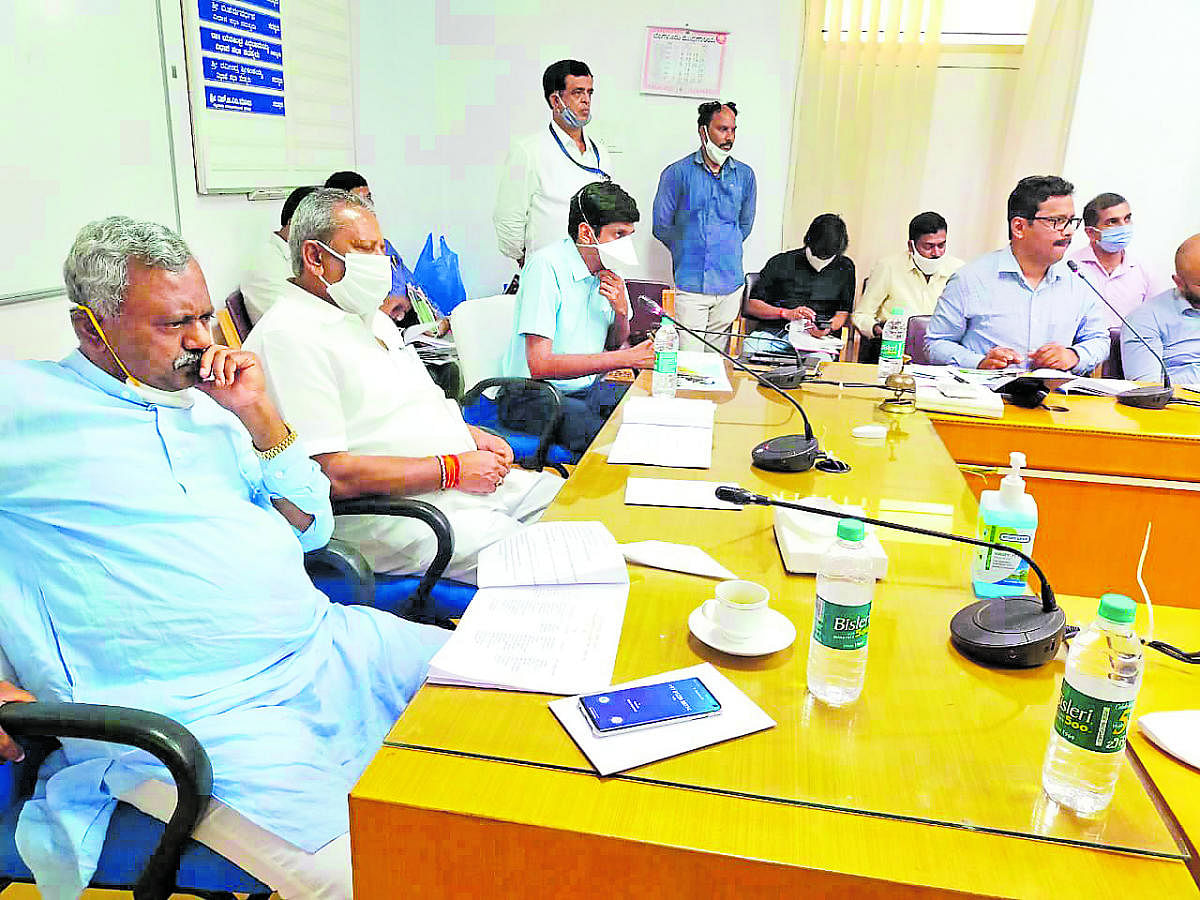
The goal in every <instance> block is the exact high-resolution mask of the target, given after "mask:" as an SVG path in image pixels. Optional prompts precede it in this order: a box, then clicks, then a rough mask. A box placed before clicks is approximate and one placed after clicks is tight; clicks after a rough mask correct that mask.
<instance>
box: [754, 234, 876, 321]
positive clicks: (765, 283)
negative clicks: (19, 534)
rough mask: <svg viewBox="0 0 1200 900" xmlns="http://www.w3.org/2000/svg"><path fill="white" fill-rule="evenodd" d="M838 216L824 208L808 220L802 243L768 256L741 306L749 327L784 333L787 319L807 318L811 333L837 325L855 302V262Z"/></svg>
mask: <svg viewBox="0 0 1200 900" xmlns="http://www.w3.org/2000/svg"><path fill="white" fill-rule="evenodd" d="M849 244H850V237H849V235H848V234H847V232H846V223H845V222H843V221H842V218H841V216H837V215H834V214H833V213H823V214H822V215H819V216H817V217H816V218H815V219H813V220H812V224H810V225H809V226H808V231H806V232H805V234H804V246H803V247H800V248H798V249H796V250H787V251H785V252H783V253H777V254H775V255H774V256H772V257H771V258H770V259H769V260H767V264H766V265H765V266H763V269H762V273H761V274H760V275H759V278H758V282H757V283H756V284H755V285H754V288H753V289H752V290H751V291H750V296H749V297H747V298H746V308H745V309H744V310H743V311H742V312H743V313H744V314H745V316H746V319H747V320H748V321H747V325H748V328H747V331H749V332H754V331H769V332H771V333H772V334H778V335H784V334H786V333H787V327H788V323H789V322H793V321H797V320H801V319H803V320H806V321H807V322H809V323H810V326H809V329H808V330H809V333H810V334H813V335H815V336H817V337H824V336H825V335H827V334H829V333H830V332H835V331H838V330H839V329H840V328H841V327H842V326H843V325H844V324H845V323H846V319H847V318H849V316H850V310H851V309H852V308H853V306H854V263H853V261H852V260H850V258H849V257H847V256H846V255H845V253H846V248H847V247H848V246H849Z"/></svg>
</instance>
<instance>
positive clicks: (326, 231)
mask: <svg viewBox="0 0 1200 900" xmlns="http://www.w3.org/2000/svg"><path fill="white" fill-rule="evenodd" d="M345 206H357V207H358V208H360V209H365V210H367V211H368V212H371V213H374V212H375V206H374V204H372V203H369V202H368V201H366V200H364V199H363V198H362V197H360V196H358V194H352V193H350V192H349V191H343V190H339V189H338V188H317V189H316V190H315V191H313V192H312V193H311V194H309V195H308V196H307V197H305V198H304V199H303V200H301V201H300V205H299V206H297V207H296V212H295V213H294V214H293V215H292V225H291V228H292V230H291V231H290V232H288V249H290V250H291V252H292V274H293V275H299V274H300V273H301V272H303V271H304V244H305V243H306V242H307V241H320V242H321V243H322V244H325V245H326V246H328V245H329V242H330V241H332V240H333V235H334V234H335V233H336V232H337V229H338V222H337V211H338V210H339V209H341V208H342V207H345Z"/></svg>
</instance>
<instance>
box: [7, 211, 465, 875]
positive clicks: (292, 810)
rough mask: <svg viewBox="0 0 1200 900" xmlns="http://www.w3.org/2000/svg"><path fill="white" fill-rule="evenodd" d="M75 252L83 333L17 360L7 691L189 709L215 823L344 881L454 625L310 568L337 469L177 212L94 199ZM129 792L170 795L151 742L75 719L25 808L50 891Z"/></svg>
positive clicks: (71, 287)
mask: <svg viewBox="0 0 1200 900" xmlns="http://www.w3.org/2000/svg"><path fill="white" fill-rule="evenodd" d="M63 274H64V279H65V281H66V287H67V297H68V299H69V300H70V301H71V303H72V304H74V308H73V310H72V312H71V320H72V324H73V325H74V328H75V333H76V335H77V336H78V338H79V349H78V350H76V351H75V352H73V353H71V354H70V355H69V356H67V357H66V358H65V359H63V360H62V361H61V362H57V363H55V362H44V361H30V362H10V363H0V395H2V396H4V397H5V398H6V399H5V402H4V403H3V404H2V405H0V445H2V446H3V447H4V453H3V455H0V533H2V534H3V535H4V540H3V541H0V597H3V603H0V643H2V645H3V646H2V647H0V700H20V699H28V696H27V695H19V694H16V693H15V692H14V691H13V690H12V688H11V686H10V685H9V684H6V683H5V682H6V681H7V682H11V681H16V682H19V683H20V684H21V686H22V687H24V688H25V689H27V690H28V691H30V692H31V693H32V694H33V695H35V696H36V697H38V698H39V699H43V700H50V699H55V700H65V701H72V702H79V703H100V704H112V705H115V706H131V707H138V708H141V709H147V710H151V711H153V712H158V713H161V714H163V715H167V716H169V717H171V718H173V719H175V720H177V721H178V722H180V723H182V724H183V725H184V726H186V727H187V728H188V729H190V730H191V732H192V733H193V734H194V735H195V736H196V738H197V739H198V740H199V741H200V743H201V745H203V747H204V748H205V750H206V751H207V753H208V756H209V758H210V760H211V762H212V769H213V791H212V795H213V802H212V804H210V806H209V811H208V812H207V813H206V815H205V817H204V819H203V820H202V821H201V823H200V825H199V826H198V827H197V830H196V832H195V837H196V839H197V840H199V841H201V842H202V843H205V844H208V845H209V846H211V847H212V848H213V849H214V850H216V851H217V852H218V853H221V854H222V855H224V856H226V857H227V858H229V859H230V860H231V861H233V862H235V863H236V864H238V865H240V866H241V867H242V868H243V869H245V870H246V871H248V872H250V873H251V874H252V875H255V876H256V877H258V878H259V879H260V880H262V881H264V882H266V883H268V884H269V885H271V887H272V888H273V889H275V890H277V891H279V892H280V893H281V894H282V895H284V896H287V897H294V896H306V897H309V896H311V897H316V896H320V897H328V898H333V897H338V898H343V897H344V898H348V897H350V894H351V873H350V846H349V834H348V829H349V818H348V809H347V802H346V796H347V794H348V792H349V790H350V788H351V787H353V785H354V783H355V781H356V780H357V779H358V777H359V775H361V774H362V772H363V770H364V769H365V768H366V765H367V764H368V763H369V762H370V760H371V758H372V756H373V755H374V753H375V751H376V750H377V749H378V747H379V743H380V741H381V740H382V739H383V737H384V735H385V734H386V733H387V732H388V730H389V729H390V728H391V726H392V725H393V723H394V722H395V720H396V718H397V717H398V716H399V715H400V713H401V712H402V711H403V710H404V708H405V706H406V705H407V703H408V701H409V699H410V698H411V697H412V695H413V693H414V692H415V691H416V690H417V688H418V687H419V686H420V684H421V681H422V680H423V678H424V676H425V672H426V669H427V668H428V662H429V659H430V657H431V656H432V654H433V653H434V652H436V650H437V649H438V647H440V646H441V645H442V643H443V641H444V639H445V637H446V632H444V631H441V630H438V629H435V628H432V627H429V626H423V625H415V624H413V623H410V622H405V621H403V620H401V619H398V618H394V617H392V616H389V615H387V614H385V613H382V612H379V611H377V610H373V609H368V608H365V607H344V606H336V605H333V604H331V603H330V602H329V601H328V600H327V599H326V598H325V596H324V595H323V594H321V593H320V592H318V591H317V590H316V588H314V587H313V585H312V582H311V581H310V580H309V579H308V577H307V575H306V574H305V572H304V567H303V553H304V551H306V550H309V549H314V548H316V547H320V546H322V545H323V544H324V543H325V542H326V541H327V540H328V538H329V534H330V531H331V530H332V527H333V523H332V518H333V517H332V515H331V512H330V507H329V482H328V481H327V480H326V478H325V476H324V475H322V474H321V471H320V469H319V468H318V467H317V466H316V464H315V463H314V462H313V461H312V460H310V459H309V457H308V453H307V452H306V450H305V448H304V446H303V443H302V441H303V436H300V437H299V438H298V437H297V435H296V433H295V432H293V431H292V430H291V428H290V427H289V426H288V425H287V424H286V423H285V422H284V421H283V419H282V418H281V417H280V415H279V413H278V411H277V410H276V408H275V406H274V405H273V404H272V403H271V401H270V399H269V397H268V395H267V391H266V385H265V381H264V377H263V371H262V367H261V366H260V364H259V362H258V360H257V358H256V357H255V356H254V355H253V354H252V353H248V352H244V351H234V350H230V349H229V348H227V347H218V346H215V345H213V343H212V338H211V336H210V331H209V326H210V323H211V320H212V317H213V307H212V303H211V301H210V299H209V295H208V289H207V287H206V285H205V282H204V275H203V274H202V273H201V271H200V267H199V265H198V264H197V263H196V260H195V259H194V258H192V255H191V252H190V251H189V250H188V248H187V245H186V244H184V242H183V240H182V239H181V238H179V237H178V236H177V235H175V234H173V233H172V232H170V231H169V230H167V229H166V228H164V227H163V226H161V225H155V224H152V223H148V222H138V221H135V220H132V219H129V218H126V217H123V216H114V217H112V218H109V219H104V220H101V221H98V222H93V223H91V224H90V225H88V226H86V227H85V228H84V229H83V230H82V231H81V232H80V233H79V236H78V237H77V238H76V241H75V244H74V246H73V247H72V248H71V251H70V254H69V255H68V257H67V260H66V262H65V264H64V265H63ZM6 746H7V744H6V742H5V740H4V739H3V737H0V752H4V751H5V747H6ZM6 752H7V754H8V755H12V748H11V747H8V749H7V751H6ZM118 797H119V798H121V799H124V800H126V801H127V802H129V803H132V804H133V805H134V806H136V807H138V808H139V809H142V810H143V811H144V812H146V813H148V814H149V815H152V816H155V817H157V818H160V819H164V820H165V819H166V818H168V817H169V816H170V814H171V811H172V809H173V807H174V789H173V788H172V787H171V778H170V775H169V774H168V773H167V771H166V770H165V769H163V768H162V766H161V765H159V764H158V763H157V762H155V761H154V760H153V759H152V758H151V757H149V756H148V755H147V754H145V753H143V752H141V751H138V750H133V749H131V748H128V747H124V746H121V745H118V744H102V743H95V742H92V741H77V740H65V741H63V747H62V749H61V750H58V751H56V752H55V753H53V754H51V756H50V757H49V758H48V759H47V760H46V762H45V763H43V765H42V767H41V770H40V772H39V782H38V786H37V789H36V792H35V794H34V796H33V798H32V799H31V800H29V801H28V802H26V803H25V805H24V807H23V809H22V812H21V818H20V821H19V823H18V828H17V843H18V847H19V849H20V852H21V855H22V857H23V858H24V859H25V861H26V863H27V864H28V866H29V867H30V868H31V869H32V870H33V872H34V874H35V876H36V877H37V879H38V884H39V886H40V888H41V893H42V896H44V897H47V898H67V897H75V896H77V895H78V893H79V890H80V889H81V888H82V886H83V885H85V884H86V883H87V881H88V880H89V879H90V877H91V875H92V873H93V872H94V870H95V866H96V862H97V860H98V858H99V854H100V849H101V846H102V845H103V841H104V837H105V832H106V830H107V828H108V822H109V817H110V816H111V814H112V811H113V808H114V806H115V805H116V798H118Z"/></svg>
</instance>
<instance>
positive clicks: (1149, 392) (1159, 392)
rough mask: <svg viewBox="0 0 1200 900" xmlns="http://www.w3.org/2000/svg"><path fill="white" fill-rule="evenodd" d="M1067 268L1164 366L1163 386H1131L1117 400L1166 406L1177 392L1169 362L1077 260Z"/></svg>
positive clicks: (1130, 404) (1119, 401)
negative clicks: (1168, 366) (1130, 322)
mask: <svg viewBox="0 0 1200 900" xmlns="http://www.w3.org/2000/svg"><path fill="white" fill-rule="evenodd" d="M1067 268H1068V269H1070V270H1071V271H1072V272H1074V273H1075V274H1076V275H1078V276H1079V277H1080V279H1081V280H1082V281H1083V283H1084V284H1086V285H1087V286H1088V287H1090V288H1091V289H1092V293H1093V294H1095V295H1096V296H1097V297H1099V298H1100V300H1101V301H1102V302H1103V303H1104V305H1105V306H1107V307H1108V308H1109V309H1111V310H1112V311H1113V314H1114V315H1116V317H1117V318H1118V319H1120V320H1121V322H1122V323H1123V324H1124V325H1125V327H1126V328H1128V329H1129V333H1130V334H1132V335H1133V336H1134V337H1135V338H1137V339H1138V340H1139V341H1141V342H1142V345H1143V346H1144V347H1145V348H1146V349H1147V350H1149V351H1150V354H1151V355H1152V356H1153V357H1154V358H1155V359H1157V360H1158V364H1159V365H1160V366H1162V387H1160V388H1156V387H1136V388H1131V389H1130V390H1128V391H1122V392H1121V393H1119V394H1117V402H1118V403H1124V404H1125V405H1126V406H1136V407H1139V408H1140V409H1163V408H1164V407H1166V405H1167V404H1168V403H1170V402H1171V401H1172V400H1173V399H1174V397H1175V392H1174V391H1173V390H1172V389H1171V379H1170V377H1169V376H1168V375H1167V364H1166V363H1165V362H1164V361H1163V358H1162V356H1160V355H1159V354H1158V353H1157V352H1155V350H1154V348H1153V347H1151V346H1150V345H1149V344H1148V343H1146V339H1145V338H1144V337H1142V336H1141V335H1140V334H1138V332H1137V329H1136V328H1134V327H1133V326H1132V325H1130V324H1129V320H1128V319H1126V318H1125V317H1124V316H1123V315H1121V313H1120V312H1119V311H1118V310H1117V308H1116V307H1115V306H1113V305H1112V304H1111V303H1109V302H1108V300H1107V299H1105V297H1104V295H1103V294H1102V293H1100V292H1099V291H1098V290H1096V286H1095V285H1094V284H1092V283H1091V282H1090V281H1088V280H1087V278H1085V277H1084V274H1083V273H1082V272H1080V271H1079V263H1077V262H1075V260H1073V259H1069V260H1067Z"/></svg>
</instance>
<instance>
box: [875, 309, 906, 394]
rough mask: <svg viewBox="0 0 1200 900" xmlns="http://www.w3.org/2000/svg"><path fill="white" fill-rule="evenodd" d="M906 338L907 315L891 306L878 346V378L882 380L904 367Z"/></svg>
mask: <svg viewBox="0 0 1200 900" xmlns="http://www.w3.org/2000/svg"><path fill="white" fill-rule="evenodd" d="M907 340H908V316H906V315H904V310H902V309H901V308H900V307H898V306H897V307H893V308H892V311H891V312H890V313H889V314H888V317H887V321H885V322H884V323H883V343H882V344H881V345H880V347H879V368H878V378H879V381H881V382H882V381H883V380H884V379H886V378H887V377H888V376H889V375H895V374H896V373H897V372H899V371H900V370H901V369H903V368H904V344H905V342H906V341H907Z"/></svg>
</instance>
